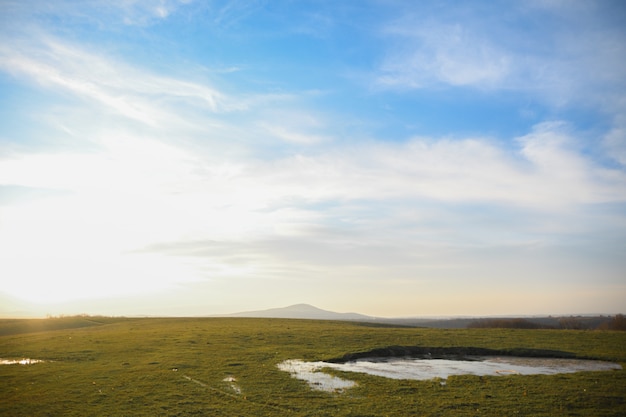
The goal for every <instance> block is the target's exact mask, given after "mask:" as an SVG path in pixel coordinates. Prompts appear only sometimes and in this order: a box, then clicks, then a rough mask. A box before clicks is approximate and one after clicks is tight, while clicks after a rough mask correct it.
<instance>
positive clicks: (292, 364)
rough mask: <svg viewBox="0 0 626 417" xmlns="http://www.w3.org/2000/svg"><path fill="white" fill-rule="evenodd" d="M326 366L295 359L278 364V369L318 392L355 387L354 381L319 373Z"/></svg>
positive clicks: (338, 390) (323, 363)
mask: <svg viewBox="0 0 626 417" xmlns="http://www.w3.org/2000/svg"><path fill="white" fill-rule="evenodd" d="M326 365H328V364H327V363H326V362H304V361H301V360H297V359H295V360H287V361H284V362H281V363H279V364H278V369H280V370H281V371H285V372H289V373H290V374H291V376H292V377H294V378H298V379H302V380H304V381H306V382H308V384H309V386H310V387H311V388H313V389H314V390H318V391H329V392H341V391H343V390H344V389H346V388H351V387H353V386H355V385H356V382H354V381H348V380H346V379H341V378H339V377H336V376H333V375H329V374H327V373H324V372H320V369H322V368H324V367H326Z"/></svg>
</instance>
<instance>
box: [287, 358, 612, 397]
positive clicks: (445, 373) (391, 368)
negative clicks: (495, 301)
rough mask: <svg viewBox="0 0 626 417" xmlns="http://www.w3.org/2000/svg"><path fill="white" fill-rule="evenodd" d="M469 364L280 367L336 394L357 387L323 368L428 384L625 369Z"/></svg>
mask: <svg viewBox="0 0 626 417" xmlns="http://www.w3.org/2000/svg"><path fill="white" fill-rule="evenodd" d="M468 359H470V360H448V359H414V358H385V359H379V358H371V359H360V360H357V361H353V362H347V363H343V364H338V363H327V362H304V361H300V360H288V361H285V362H282V363H280V364H279V365H278V367H279V369H281V370H283V371H286V372H289V373H291V375H292V376H293V377H295V378H298V379H302V380H304V381H307V382H308V383H309V385H310V386H311V388H313V389H317V390H322V391H337V390H342V389H344V388H349V387H351V386H353V385H355V383H354V382H353V381H348V380H345V379H341V378H337V377H335V376H332V375H329V374H326V373H324V372H321V370H322V369H323V368H330V369H337V370H340V371H346V372H360V373H367V374H370V375H377V376H382V377H386V378H393V379H417V380H428V379H434V378H443V379H445V378H447V377H449V376H450V375H511V374H518V375H552V374H562V373H572V372H581V371H610V370H619V369H622V367H621V366H620V365H619V364H617V363H610V362H602V361H592V360H578V359H554V358H526V357H525V358H520V357H512V356H505V357H473V358H468Z"/></svg>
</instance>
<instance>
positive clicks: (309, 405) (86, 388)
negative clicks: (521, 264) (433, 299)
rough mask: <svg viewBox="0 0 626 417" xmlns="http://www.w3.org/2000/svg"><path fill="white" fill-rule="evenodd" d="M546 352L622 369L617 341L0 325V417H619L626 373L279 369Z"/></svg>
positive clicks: (302, 326)
mask: <svg viewBox="0 0 626 417" xmlns="http://www.w3.org/2000/svg"><path fill="white" fill-rule="evenodd" d="M394 345H399V346H425V347H480V348H490V349H519V348H522V349H548V350H559V351H564V352H569V353H572V354H574V355H576V356H577V357H581V358H594V359H602V360H610V361H614V362H618V363H620V364H621V365H622V366H623V367H626V332H616V331H577V330H519V329H451V330H446V329H423V328H401V327H383V326H372V325H365V324H362V323H351V322H332V321H313V320H283V319H245V318H103V317H66V318H53V319H42V320H0V358H2V359H21V358H32V359H41V360H44V361H45V362H43V363H35V364H30V365H19V364H14V365H0V415H2V416H193V415H195V416H624V415H626V371H624V370H621V371H608V372H580V373H573V374H560V375H535V376H522V375H507V376H494V377H479V376H471V375H466V376H455V377H450V378H448V379H447V381H446V384H445V385H442V384H441V383H440V382H441V381H437V380H431V381H412V380H392V379H386V378H382V377H375V376H370V375H365V374H356V373H350V374H348V373H343V374H342V373H341V372H334V373H335V374H337V375H339V376H342V377H344V378H346V379H351V380H353V381H356V382H357V383H358V385H357V386H356V387H354V388H351V389H348V390H346V391H345V392H343V393H328V392H322V391H314V390H311V389H310V388H309V386H308V385H307V384H306V383H305V382H304V381H300V380H297V379H294V378H292V377H291V376H290V375H289V374H288V373H286V372H282V371H280V370H279V369H277V366H276V365H277V364H278V363H280V362H282V361H284V360H287V359H303V360H312V361H313V360H326V359H332V358H337V357H341V356H343V355H345V354H348V353H354V352H362V351H368V350H372V349H376V348H381V347H386V346H394Z"/></svg>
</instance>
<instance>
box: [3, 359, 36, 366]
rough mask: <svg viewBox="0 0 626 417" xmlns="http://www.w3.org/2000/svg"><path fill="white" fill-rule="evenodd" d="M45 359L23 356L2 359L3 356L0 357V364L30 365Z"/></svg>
mask: <svg viewBox="0 0 626 417" xmlns="http://www.w3.org/2000/svg"><path fill="white" fill-rule="evenodd" d="M42 362H45V361H42V360H40V359H29V358H23V359H4V358H0V365H32V364H34V363H42Z"/></svg>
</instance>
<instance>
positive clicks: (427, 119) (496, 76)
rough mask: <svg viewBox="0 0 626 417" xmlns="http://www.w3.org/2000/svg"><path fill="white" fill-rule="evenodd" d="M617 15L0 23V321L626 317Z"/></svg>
mask: <svg viewBox="0 0 626 417" xmlns="http://www.w3.org/2000/svg"><path fill="white" fill-rule="evenodd" d="M624 21H626V7H625V6H624V5H623V4H622V2H619V1H602V2H591V1H558V0H553V1H524V2H508V1H503V2H497V1H496V2H494V1H485V2H482V1H468V2H446V1H424V2H412V1H365V0H364V1H341V2H336V1H297V2H292V1H271V2H270V1H191V0H187V1H167V0H161V1H142V0H112V1H111V0H109V1H98V0H88V1H82V2H75V1H65V0H59V1H56V2H54V3H50V2H44V1H30V2H20V1H11V0H2V1H0V301H1V302H0V315H4V316H16V315H45V314H73V313H89V314H124V315H135V314H149V315H203V314H215V313H228V312H234V311H242V310H256V309H263V308H270V307H277V306H285V305H290V304H295V303H301V302H305V303H310V304H314V305H316V306H318V307H322V308H326V309H330V310H335V311H358V312H361V313H365V314H370V315H380V316H412V315H499V314H574V313H609V314H614V313H619V312H622V313H623V312H624V311H623V310H624V306H625V305H626V279H625V278H626V275H625V274H624V271H626V256H624V253H625V249H626V77H625V76H624V74H626V68H625V66H626V64H624V63H626V29H624V25H623V22H624Z"/></svg>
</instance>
